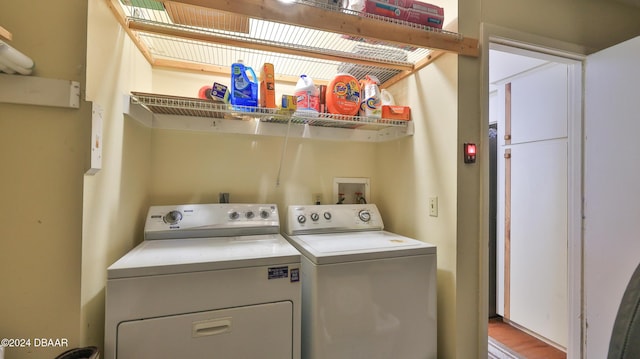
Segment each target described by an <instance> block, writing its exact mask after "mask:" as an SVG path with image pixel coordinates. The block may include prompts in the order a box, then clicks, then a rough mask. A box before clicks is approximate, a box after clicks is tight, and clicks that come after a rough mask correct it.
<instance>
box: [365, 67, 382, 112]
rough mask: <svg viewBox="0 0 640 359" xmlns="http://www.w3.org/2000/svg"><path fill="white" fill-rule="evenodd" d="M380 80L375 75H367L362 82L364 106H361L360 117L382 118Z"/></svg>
mask: <svg viewBox="0 0 640 359" xmlns="http://www.w3.org/2000/svg"><path fill="white" fill-rule="evenodd" d="M379 83H380V80H378V78H377V77H375V76H373V75H367V76H366V77H365V79H364V80H362V86H361V88H362V92H363V93H364V96H363V97H362V98H363V100H362V105H361V106H360V110H361V112H360V116H366V117H372V118H381V117H382V101H381V98H380V88H379V87H378V84H379Z"/></svg>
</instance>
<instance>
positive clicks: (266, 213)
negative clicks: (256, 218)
mask: <svg viewBox="0 0 640 359" xmlns="http://www.w3.org/2000/svg"><path fill="white" fill-rule="evenodd" d="M269 216H271V212H269V211H267V210H266V209H263V210H262V211H260V218H262V219H267V218H269Z"/></svg>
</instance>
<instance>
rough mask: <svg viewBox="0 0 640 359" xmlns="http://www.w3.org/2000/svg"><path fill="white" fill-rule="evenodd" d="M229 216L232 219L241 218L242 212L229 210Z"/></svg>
mask: <svg viewBox="0 0 640 359" xmlns="http://www.w3.org/2000/svg"><path fill="white" fill-rule="evenodd" d="M229 218H230V219H238V218H240V213H238V212H236V211H233V212H229Z"/></svg>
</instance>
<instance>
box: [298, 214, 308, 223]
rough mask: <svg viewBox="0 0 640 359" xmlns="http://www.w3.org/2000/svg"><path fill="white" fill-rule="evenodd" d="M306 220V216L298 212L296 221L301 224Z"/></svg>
mask: <svg viewBox="0 0 640 359" xmlns="http://www.w3.org/2000/svg"><path fill="white" fill-rule="evenodd" d="M306 221H307V217H305V216H304V214H299V215H298V223H300V224H302V223H304V222H306Z"/></svg>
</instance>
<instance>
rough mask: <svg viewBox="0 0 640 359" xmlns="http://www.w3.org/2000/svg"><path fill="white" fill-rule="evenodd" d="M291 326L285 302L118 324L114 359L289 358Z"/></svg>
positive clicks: (291, 318)
mask: <svg viewBox="0 0 640 359" xmlns="http://www.w3.org/2000/svg"><path fill="white" fill-rule="evenodd" d="M292 323H293V304H292V303H291V302H289V301H285V302H277V303H268V304H259V305H252V306H246V307H237V308H229V309H221V310H213V311H209V312H200V313H191V314H182V315H174V316H168V317H160V318H151V319H143V320H135V321H129V322H123V323H120V325H119V326H118V339H117V353H118V354H117V358H118V359H140V358H154V359H175V358H189V359H198V358H202V359H204V358H207V359H209V358H216V359H238V358H292V348H293V340H292V337H293V328H292Z"/></svg>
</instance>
